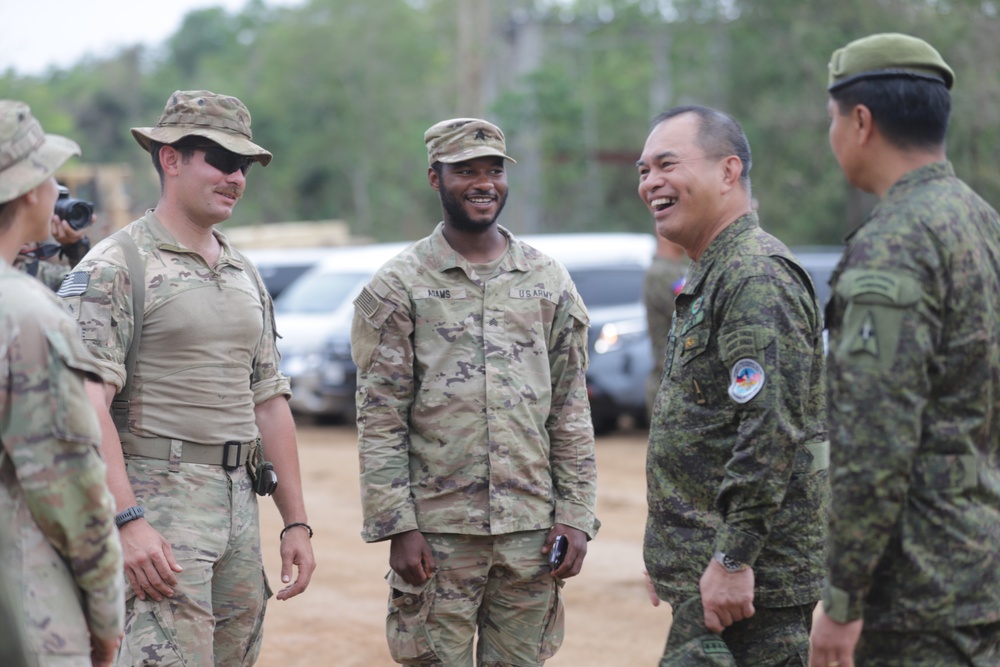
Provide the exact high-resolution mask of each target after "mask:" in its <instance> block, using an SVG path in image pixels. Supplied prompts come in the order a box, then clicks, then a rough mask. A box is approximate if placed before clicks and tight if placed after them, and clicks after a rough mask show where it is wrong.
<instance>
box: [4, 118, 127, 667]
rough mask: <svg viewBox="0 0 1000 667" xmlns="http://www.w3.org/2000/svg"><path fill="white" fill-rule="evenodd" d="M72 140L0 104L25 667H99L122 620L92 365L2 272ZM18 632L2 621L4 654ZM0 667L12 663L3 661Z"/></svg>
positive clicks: (72, 149)
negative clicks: (90, 391) (90, 392)
mask: <svg viewBox="0 0 1000 667" xmlns="http://www.w3.org/2000/svg"><path fill="white" fill-rule="evenodd" d="M79 154H80V148H79V146H77V145H76V143H75V142H73V141H70V140H69V139H66V138H64V137H59V136H55V135H50V134H45V133H44V132H43V130H42V127H41V125H40V124H39V123H38V121H37V120H35V118H34V116H33V115H32V114H31V110H30V109H29V107H28V105H27V104H24V103H23V102H17V101H13V100H0V384H2V386H0V534H2V535H3V538H4V539H3V542H4V543H5V544H4V545H3V546H4V549H3V552H2V560H0V565H2V567H3V569H4V573H5V574H6V575H8V576H9V577H10V578H11V580H12V581H14V582H16V587H14V590H15V593H14V595H13V596H12V597H13V599H14V602H15V608H16V610H17V615H18V616H19V617H20V619H21V620H22V621H23V625H24V631H25V632H24V643H25V645H26V649H27V653H28V656H29V658H30V660H29V662H28V664H31V665H65V666H66V667H84V666H89V665H91V664H93V665H110V664H111V660H112V659H113V658H114V655H115V649H116V647H117V645H118V640H119V638H120V637H121V633H122V626H123V622H124V585H123V580H122V576H121V570H122V549H121V544H120V543H119V540H118V534H117V532H116V531H115V525H114V515H115V510H114V499H113V498H112V495H111V492H110V491H109V489H108V484H107V481H106V479H105V472H106V469H105V464H104V462H103V461H102V460H101V455H100V451H99V446H100V442H101V431H100V427H99V425H98V416H97V410H96V409H95V404H94V403H93V402H92V400H91V398H90V397H89V396H88V388H93V389H96V391H101V385H100V384H99V383H98V382H97V381H96V380H97V378H98V364H97V360H96V359H95V358H93V357H92V356H91V355H90V353H89V352H88V351H87V349H86V347H85V346H84V345H83V341H82V340H81V336H80V329H79V327H77V325H76V322H74V321H73V319H72V318H71V317H70V316H69V315H68V314H67V313H66V312H65V310H63V308H62V306H61V304H60V303H59V301H58V299H56V297H55V295H53V294H52V292H51V290H49V289H47V288H46V287H45V286H44V285H42V283H41V282H39V281H37V280H35V279H34V278H31V277H29V276H28V275H26V274H25V273H23V272H21V271H17V270H15V269H13V268H12V266H11V263H12V262H13V260H14V257H15V256H16V255H17V253H18V251H19V250H20V248H21V247H22V245H24V244H25V243H33V242H37V241H41V240H43V239H45V237H46V236H47V235H48V233H49V221H50V220H51V218H52V213H53V207H54V205H55V201H56V196H57V195H58V188H57V184H56V180H55V177H54V176H53V174H54V173H55V171H56V170H57V169H58V168H59V167H60V166H62V165H63V163H65V162H66V160H68V159H69V158H70V157H72V156H73V155H79ZM16 631H17V625H14V624H9V623H5V624H4V628H3V631H2V632H0V642H2V643H3V644H5V645H6V644H7V642H8V641H9V640H10V639H11V638H12V633H15V632H16ZM0 662H2V664H4V665H8V664H11V665H13V664H17V663H16V662H14V660H13V659H12V656H10V655H7V654H4V655H3V657H2V660H0Z"/></svg>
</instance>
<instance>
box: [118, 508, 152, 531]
mask: <svg viewBox="0 0 1000 667" xmlns="http://www.w3.org/2000/svg"><path fill="white" fill-rule="evenodd" d="M145 515H146V511H145V510H144V509H142V508H141V507H139V506H138V505H133V506H132V507H129V508H128V509H127V510H124V511H122V512H119V513H118V514H116V515H115V525H116V526H118V527H119V528H121V527H122V526H124V525H125V524H126V523H128V522H129V521H134V520H136V519H139V518H142V517H143V516H145Z"/></svg>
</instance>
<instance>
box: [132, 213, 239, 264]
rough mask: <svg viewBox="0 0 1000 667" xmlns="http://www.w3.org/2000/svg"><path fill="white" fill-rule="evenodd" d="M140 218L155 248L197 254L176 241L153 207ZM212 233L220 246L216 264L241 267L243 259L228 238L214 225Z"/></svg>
mask: <svg viewBox="0 0 1000 667" xmlns="http://www.w3.org/2000/svg"><path fill="white" fill-rule="evenodd" d="M142 220H143V222H145V223H146V227H147V229H149V233H150V234H151V235H152V237H153V242H154V243H155V244H156V247H157V249H159V250H166V251H167V252H176V253H182V254H188V255H198V253H196V252H195V251H193V250H191V249H190V248H188V247H185V246H182V245H181V244H180V243H178V242H177V239H175V238H174V235H173V234H171V233H170V232H169V231H168V230H167V228H166V227H164V225H163V223H162V222H160V219H159V218H158V217H156V213H154V212H153V209H149V210H147V211H146V215H144V216H143V217H142ZM212 234H213V235H214V236H215V238H216V239H217V240H218V241H219V245H221V246H222V252H221V253H219V261H218V262H217V263H216V266H223V265H226V264H228V265H231V266H235V267H236V268H238V269H242V268H243V261H242V260H241V259H240V258H239V256H237V255H236V253H235V251H233V247H232V246H231V245H230V244H229V239H227V238H226V235H225V234H223V233H222V232H221V231H219V230H218V229H216V228H215V227H213V228H212ZM198 257H201V255H198Z"/></svg>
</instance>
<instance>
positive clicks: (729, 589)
mask: <svg viewBox="0 0 1000 667" xmlns="http://www.w3.org/2000/svg"><path fill="white" fill-rule="evenodd" d="M753 583H754V575H753V568H752V567H748V568H746V569H745V570H740V571H739V572H729V571H728V570H726V568H724V567H722V564H721V563H719V562H718V561H717V560H715V559H714V558H713V559H712V560H711V562H709V564H708V567H707V568H705V573H704V574H702V575H701V581H700V582H699V588H700V589H701V604H702V607H704V608H705V627H706V628H708V629H709V630H711V631H712V632H715V633H717V634H718V633H721V632H722V631H723V630H725V629H726V628H728V627H729V626H730V625H732V624H733V623H735V622H736V621H742V620H743V619H745V618H750V617H751V616H753V614H754V608H753Z"/></svg>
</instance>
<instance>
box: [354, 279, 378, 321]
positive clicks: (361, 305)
mask: <svg viewBox="0 0 1000 667" xmlns="http://www.w3.org/2000/svg"><path fill="white" fill-rule="evenodd" d="M378 305H379V300H378V297H377V296H375V292H373V291H372V290H371V288H369V287H368V286H367V285H365V288H364V289H363V290H361V294H359V295H358V296H357V298H356V299H354V308H355V309H356V310H357V311H358V312H359V313H361V314H362V315H363V316H364V317H366V318H368V319H371V318H372V317H375V313H377V312H378Z"/></svg>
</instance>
